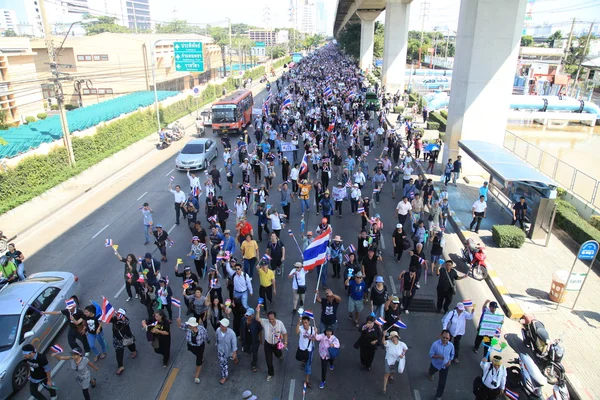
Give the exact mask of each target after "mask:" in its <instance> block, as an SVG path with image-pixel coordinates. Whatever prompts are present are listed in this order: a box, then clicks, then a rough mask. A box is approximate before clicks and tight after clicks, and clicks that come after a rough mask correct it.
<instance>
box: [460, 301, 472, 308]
mask: <svg viewBox="0 0 600 400" xmlns="http://www.w3.org/2000/svg"><path fill="white" fill-rule="evenodd" d="M462 303H463V306H465V307H473V301H472V300H463V301H462Z"/></svg>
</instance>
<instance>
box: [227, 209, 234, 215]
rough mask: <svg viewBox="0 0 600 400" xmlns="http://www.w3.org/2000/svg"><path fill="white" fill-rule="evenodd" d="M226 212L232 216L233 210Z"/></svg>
mask: <svg viewBox="0 0 600 400" xmlns="http://www.w3.org/2000/svg"><path fill="white" fill-rule="evenodd" d="M225 212H226V213H227V214H231V213H233V210H231V209H228V210H227V211H225Z"/></svg>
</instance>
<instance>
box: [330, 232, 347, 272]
mask: <svg viewBox="0 0 600 400" xmlns="http://www.w3.org/2000/svg"><path fill="white" fill-rule="evenodd" d="M345 250H346V249H345V248H344V245H343V244H342V238H341V237H340V235H336V236H335V237H334V238H333V240H332V241H331V244H330V245H329V252H330V253H329V254H330V257H331V258H330V261H331V265H332V266H333V277H334V278H341V277H342V276H341V275H340V269H341V265H342V254H343V253H344V251H345Z"/></svg>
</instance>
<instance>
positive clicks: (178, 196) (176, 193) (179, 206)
mask: <svg viewBox="0 0 600 400" xmlns="http://www.w3.org/2000/svg"><path fill="white" fill-rule="evenodd" d="M169 192H171V193H173V198H174V201H175V223H176V224H177V225H179V214H181V212H182V211H183V218H185V217H186V215H187V213H186V212H185V209H184V208H183V205H184V204H185V200H186V197H185V193H183V192H182V191H181V186H179V185H176V186H175V190H173V189H172V188H171V184H170V183H169Z"/></svg>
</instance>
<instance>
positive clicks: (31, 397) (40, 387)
mask: <svg viewBox="0 0 600 400" xmlns="http://www.w3.org/2000/svg"><path fill="white" fill-rule="evenodd" d="M64 363H65V360H60V361H59V362H58V363H57V364H56V365H55V366H54V368H52V371H51V372H50V376H51V377H52V378H54V375H56V373H57V372H58V370H59V369H61V368H62V366H63V364H64ZM52 383H54V382H52ZM38 390H39V391H40V392H41V391H43V390H44V387H43V386H42V385H41V384H40V385H38ZM29 400H35V397H33V396H30V397H29Z"/></svg>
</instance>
